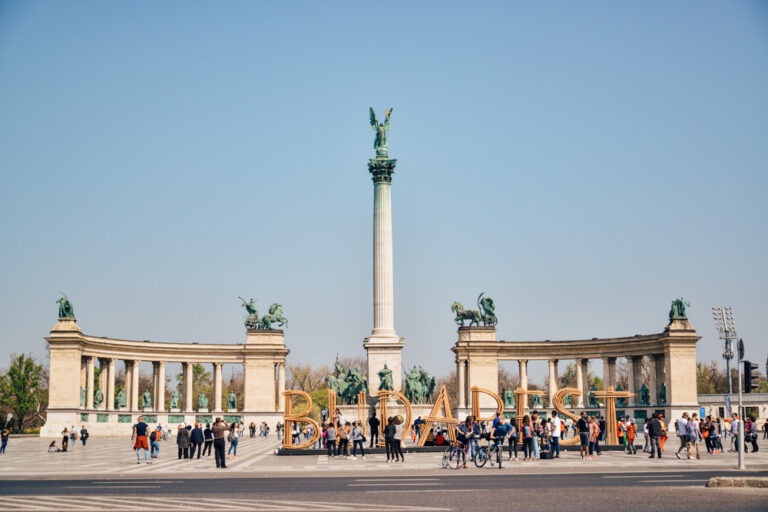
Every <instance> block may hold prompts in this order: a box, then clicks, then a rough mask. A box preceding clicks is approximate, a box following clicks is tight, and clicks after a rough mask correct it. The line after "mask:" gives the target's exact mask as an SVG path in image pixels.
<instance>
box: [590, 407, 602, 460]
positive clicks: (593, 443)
mask: <svg viewBox="0 0 768 512" xmlns="http://www.w3.org/2000/svg"><path fill="white" fill-rule="evenodd" d="M601 433H602V430H600V423H599V422H598V421H597V419H596V418H595V417H594V416H592V417H591V418H589V460H592V454H593V453H595V452H597V451H598V450H599V444H598V442H599V439H600V434H601ZM598 455H599V452H598Z"/></svg>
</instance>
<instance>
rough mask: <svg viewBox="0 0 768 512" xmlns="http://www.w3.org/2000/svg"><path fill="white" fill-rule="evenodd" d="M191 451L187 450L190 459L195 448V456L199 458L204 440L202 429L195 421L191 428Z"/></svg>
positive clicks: (193, 454)
mask: <svg viewBox="0 0 768 512" xmlns="http://www.w3.org/2000/svg"><path fill="white" fill-rule="evenodd" d="M191 441H192V451H191V452H189V458H190V459H192V458H194V456H195V450H197V458H198V459H199V458H200V452H201V451H202V450H203V443H204V442H205V436H204V435H203V429H202V428H200V424H199V423H195V428H193V429H192V439H191Z"/></svg>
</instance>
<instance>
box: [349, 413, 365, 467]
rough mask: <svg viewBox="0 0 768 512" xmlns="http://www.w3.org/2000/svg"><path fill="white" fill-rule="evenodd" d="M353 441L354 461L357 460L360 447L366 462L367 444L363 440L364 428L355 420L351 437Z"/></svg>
mask: <svg viewBox="0 0 768 512" xmlns="http://www.w3.org/2000/svg"><path fill="white" fill-rule="evenodd" d="M349 438H350V439H351V440H352V459H357V447H358V446H359V447H360V455H361V456H362V457H363V460H365V446H364V445H365V442H364V441H363V439H365V438H364V437H363V427H361V426H360V422H359V421H357V420H355V421H354V422H353V423H352V432H351V433H350V435H349Z"/></svg>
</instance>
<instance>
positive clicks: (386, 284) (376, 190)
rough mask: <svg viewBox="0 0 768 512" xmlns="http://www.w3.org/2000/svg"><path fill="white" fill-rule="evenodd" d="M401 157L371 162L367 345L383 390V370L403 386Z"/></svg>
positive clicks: (371, 379) (371, 376)
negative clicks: (396, 203) (397, 200)
mask: <svg viewBox="0 0 768 512" xmlns="http://www.w3.org/2000/svg"><path fill="white" fill-rule="evenodd" d="M396 164H397V160H395V159H389V158H387V157H386V156H379V157H377V158H375V159H371V160H369V161H368V171H369V172H370V173H371V176H372V179H373V329H372V330H371V335H370V336H369V337H368V338H366V340H365V342H364V343H363V346H364V347H365V349H366V351H367V354H368V387H369V389H372V390H377V389H379V371H380V370H381V369H382V368H383V367H384V364H386V365H387V367H388V368H390V369H391V370H392V383H393V384H394V387H395V390H396V391H399V390H400V389H401V387H402V380H403V376H402V350H403V340H402V339H401V338H400V337H399V336H398V335H397V333H396V332H395V320H394V318H395V299H394V276H393V274H394V271H393V256H392V174H394V172H395V165H396Z"/></svg>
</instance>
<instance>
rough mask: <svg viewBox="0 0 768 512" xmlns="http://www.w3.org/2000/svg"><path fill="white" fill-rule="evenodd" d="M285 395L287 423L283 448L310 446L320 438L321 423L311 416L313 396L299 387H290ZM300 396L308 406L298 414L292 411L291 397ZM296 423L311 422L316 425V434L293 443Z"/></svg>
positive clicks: (295, 448) (285, 417) (285, 418)
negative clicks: (301, 441) (303, 440)
mask: <svg viewBox="0 0 768 512" xmlns="http://www.w3.org/2000/svg"><path fill="white" fill-rule="evenodd" d="M283 396H284V397H285V413H284V414H283V422H284V423H285V430H284V431H283V448H284V449H286V450H300V449H302V448H308V447H310V446H312V445H313V444H315V442H316V441H317V440H318V439H320V425H319V424H318V423H317V422H316V421H315V420H313V419H312V418H310V417H309V413H310V412H311V411H312V397H311V396H309V394H308V393H305V392H304V391H299V390H297V389H288V390H285V391H284V392H283ZM293 396H300V397H302V398H304V400H306V401H307V408H306V409H305V410H303V411H301V412H300V413H298V414H294V413H293V412H292V409H293V401H292V400H291V397H293ZM294 423H311V424H312V426H313V427H314V431H315V433H314V435H313V436H312V437H311V438H310V439H308V440H306V441H305V442H303V443H300V444H293V435H291V433H292V432H293V424H294Z"/></svg>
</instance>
